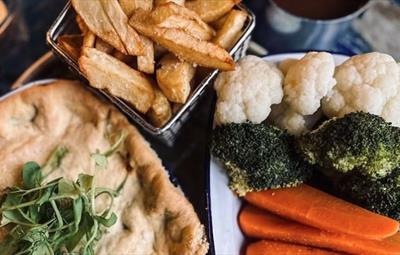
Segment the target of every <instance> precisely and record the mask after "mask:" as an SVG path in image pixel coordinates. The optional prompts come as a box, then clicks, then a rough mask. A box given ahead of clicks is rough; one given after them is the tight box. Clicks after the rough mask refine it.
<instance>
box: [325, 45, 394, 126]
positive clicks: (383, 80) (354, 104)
mask: <svg viewBox="0 0 400 255" xmlns="http://www.w3.org/2000/svg"><path fill="white" fill-rule="evenodd" d="M335 78H336V80H337V84H336V86H335V87H334V88H333V90H332V91H331V92H330V93H329V94H328V96H327V97H326V98H324V99H323V100H322V109H323V111H324V113H325V114H326V115H327V116H329V117H330V118H332V117H343V116H344V115H345V114H347V113H350V112H356V111H364V112H369V113H371V114H376V115H380V116H382V117H383V118H384V119H385V120H386V121H388V122H393V125H395V126H400V101H399V99H400V98H399V96H400V66H399V65H398V64H397V63H396V61H395V60H394V59H393V58H392V57H391V56H389V55H387V54H383V53H378V52H371V53H366V54H362V55H357V56H354V57H351V58H350V59H348V60H347V61H345V62H344V63H343V64H341V65H339V66H338V67H337V68H336V71H335Z"/></svg>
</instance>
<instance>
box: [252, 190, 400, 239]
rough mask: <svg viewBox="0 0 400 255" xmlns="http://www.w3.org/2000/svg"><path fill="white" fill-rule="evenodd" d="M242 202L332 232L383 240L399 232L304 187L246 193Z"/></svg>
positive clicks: (372, 216)
mask: <svg viewBox="0 0 400 255" xmlns="http://www.w3.org/2000/svg"><path fill="white" fill-rule="evenodd" d="M245 199H246V200H247V201H248V202H249V203H251V204H253V205H255V206H257V207H260V208H263V209H266V210H268V211H271V212H273V213H275V214H278V215H280V216H282V217H284V218H289V219H291V220H294V221H298V222H301V223H303V224H305V225H309V226H313V227H316V228H320V229H323V230H326V231H331V232H340V233H345V234H349V235H354V236H358V237H362V238H368V239H383V238H386V237H389V236H392V235H394V234H395V233H397V231H398V230H399V223H398V222H397V221H395V220H392V219H390V218H388V217H385V216H382V215H379V214H376V213H373V212H370V211H368V210H365V209H363V208H361V207H359V206H356V205H354V204H351V203H348V202H346V201H344V200H342V199H339V198H336V197H334V196H331V195H329V194H327V193H325V192H323V191H320V190H318V189H315V188H313V187H310V186H308V185H306V184H302V185H299V186H297V187H295V188H285V189H273V190H266V191H260V192H249V193H247V194H246V196H245Z"/></svg>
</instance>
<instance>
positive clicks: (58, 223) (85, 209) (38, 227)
mask: <svg viewBox="0 0 400 255" xmlns="http://www.w3.org/2000/svg"><path fill="white" fill-rule="evenodd" d="M66 153H67V150H66V149H65V148H64V147H60V148H58V149H57V150H56V151H55V152H54V153H53V154H52V156H51V157H50V159H49V161H48V162H47V163H46V164H45V165H44V166H43V167H40V166H39V165H38V164H37V163H35V162H27V163H26V164H25V165H24V166H23V169H22V179H23V186H22V188H19V187H12V188H9V189H8V190H7V192H6V196H5V199H4V201H3V202H2V204H1V207H0V213H1V222H0V227H8V228H9V229H10V231H9V234H8V235H7V236H6V238H5V239H4V240H3V242H2V243H0V255H11V254H20V255H52V254H68V253H71V252H76V251H77V252H79V254H82V255H92V254H94V252H95V245H96V243H97V242H98V241H99V240H100V239H101V237H102V236H103V234H104V233H105V232H106V230H107V228H109V227H111V226H112V225H114V224H115V223H116V221H117V216H116V214H115V213H113V212H112V210H111V209H112V205H113V201H114V198H115V197H116V196H118V193H119V191H120V189H121V187H122V186H123V184H124V183H125V180H124V182H123V183H122V184H121V185H120V186H119V187H118V189H117V190H112V189H108V188H98V187H96V185H95V177H94V176H90V175H85V174H80V175H79V177H78V180H77V181H75V182H73V181H70V180H67V179H65V178H58V179H55V180H52V181H49V182H46V181H45V178H46V177H47V176H48V175H49V174H50V173H51V172H53V171H54V170H55V169H56V168H58V167H59V166H60V164H61V160H62V158H63V157H64V156H65V154H66ZM99 196H108V197H109V198H110V199H108V200H106V201H110V203H108V205H107V206H106V208H105V209H104V210H102V211H101V212H98V211H97V208H96V199H98V197H99Z"/></svg>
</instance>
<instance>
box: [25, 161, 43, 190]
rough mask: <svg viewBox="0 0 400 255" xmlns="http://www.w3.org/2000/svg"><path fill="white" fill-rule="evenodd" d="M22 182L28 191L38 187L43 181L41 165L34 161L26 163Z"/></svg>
mask: <svg viewBox="0 0 400 255" xmlns="http://www.w3.org/2000/svg"><path fill="white" fill-rule="evenodd" d="M22 180H23V181H24V188H26V189H32V188H35V187H38V186H39V185H40V183H41V182H42V180H43V176H42V171H41V170H40V166H39V164H37V163H36V162H32V161H31V162H27V163H25V165H24V166H23V168H22Z"/></svg>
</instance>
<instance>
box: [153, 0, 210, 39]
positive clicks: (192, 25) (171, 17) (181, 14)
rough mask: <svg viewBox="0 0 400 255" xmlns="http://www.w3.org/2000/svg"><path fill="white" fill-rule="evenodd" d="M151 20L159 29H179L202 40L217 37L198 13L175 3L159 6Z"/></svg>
mask: <svg viewBox="0 0 400 255" xmlns="http://www.w3.org/2000/svg"><path fill="white" fill-rule="evenodd" d="M150 18H151V22H152V23H154V24H156V25H157V26H159V27H164V28H179V29H182V30H184V31H185V32H186V33H188V34H190V35H192V36H194V37H196V38H198V39H201V40H206V41H208V40H210V39H211V38H212V37H213V36H214V35H215V31H214V30H213V29H212V28H211V27H210V26H209V25H207V23H205V22H204V21H203V20H201V18H200V17H199V15H197V13H195V12H193V11H191V10H189V9H187V8H185V7H183V6H180V5H177V4H176V3H174V2H169V3H166V4H163V5H160V6H157V7H156V8H155V9H154V10H153V11H152V12H151V14H150Z"/></svg>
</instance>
